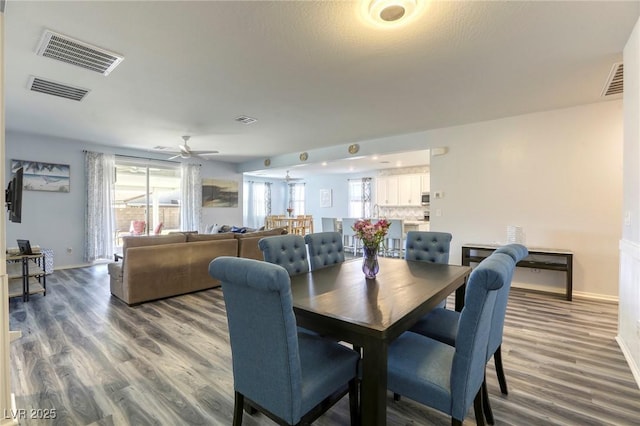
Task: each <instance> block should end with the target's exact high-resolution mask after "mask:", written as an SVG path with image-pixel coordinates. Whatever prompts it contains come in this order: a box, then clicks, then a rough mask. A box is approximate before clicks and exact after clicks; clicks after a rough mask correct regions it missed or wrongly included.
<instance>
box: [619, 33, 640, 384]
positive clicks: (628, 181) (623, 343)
mask: <svg viewBox="0 0 640 426" xmlns="http://www.w3.org/2000/svg"><path fill="white" fill-rule="evenodd" d="M638 117H640V21H638V23H636V26H635V28H634V30H633V32H632V34H631V36H630V37H629V41H628V42H627V45H626V46H625V48H624V196H623V200H624V202H623V211H624V215H625V216H626V215H628V217H629V221H628V222H626V221H625V222H624V224H623V226H622V239H621V240H620V288H619V294H620V302H619V308H618V342H619V344H620V347H621V348H622V350H623V352H624V354H625V357H626V358H627V361H628V362H629V366H630V367H631V371H632V372H633V374H634V376H635V379H636V382H637V383H638V386H640V202H639V201H640V123H638Z"/></svg>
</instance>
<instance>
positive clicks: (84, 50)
mask: <svg viewBox="0 0 640 426" xmlns="http://www.w3.org/2000/svg"><path fill="white" fill-rule="evenodd" d="M36 53H37V54H38V55H40V56H45V57H47V58H52V59H57V60H58V61H62V62H66V63H68V64H72V65H77V66H79V67H82V68H85V69H88V70H91V71H95V72H99V73H100V74H103V75H109V73H110V72H111V71H113V69H114V68H115V67H116V66H118V64H119V63H120V62H122V61H123V60H124V57H122V56H120V55H118V54H117V53H113V52H109V51H108V50H104V49H101V48H100V47H96V46H92V45H90V44H88V43H85V42H82V41H80V40H75V39H72V38H70V37H67V36H65V35H62V34H58V33H54V32H53V31H50V30H45V31H44V34H43V35H42V39H41V40H40V44H39V45H38V49H37V51H36Z"/></svg>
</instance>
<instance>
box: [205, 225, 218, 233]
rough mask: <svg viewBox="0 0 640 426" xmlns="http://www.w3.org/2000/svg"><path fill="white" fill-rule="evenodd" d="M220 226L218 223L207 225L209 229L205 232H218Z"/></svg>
mask: <svg viewBox="0 0 640 426" xmlns="http://www.w3.org/2000/svg"><path fill="white" fill-rule="evenodd" d="M218 228H219V226H218V224H217V223H215V224H213V225H209V226H207V229H206V230H205V232H204V233H205V234H217V233H218Z"/></svg>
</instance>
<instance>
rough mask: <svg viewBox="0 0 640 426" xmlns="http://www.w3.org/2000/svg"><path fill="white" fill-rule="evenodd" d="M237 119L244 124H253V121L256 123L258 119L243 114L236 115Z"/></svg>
mask: <svg viewBox="0 0 640 426" xmlns="http://www.w3.org/2000/svg"><path fill="white" fill-rule="evenodd" d="M235 120H236V121H237V122H239V123H242V124H251V123H255V122H256V121H258V120H257V119H255V118H251V117H247V116H246V115H241V116H240V117H236V118H235Z"/></svg>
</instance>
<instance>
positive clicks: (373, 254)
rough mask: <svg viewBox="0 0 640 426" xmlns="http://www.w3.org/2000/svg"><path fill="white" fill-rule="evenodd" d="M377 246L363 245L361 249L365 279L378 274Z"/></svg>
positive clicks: (372, 277)
mask: <svg viewBox="0 0 640 426" xmlns="http://www.w3.org/2000/svg"><path fill="white" fill-rule="evenodd" d="M379 270H380V265H379V264H378V247H377V246H375V247H367V246H364V247H363V250H362V272H364V276H365V277H366V278H367V279H370V280H372V279H374V278H375V277H376V275H378V271H379Z"/></svg>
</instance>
